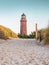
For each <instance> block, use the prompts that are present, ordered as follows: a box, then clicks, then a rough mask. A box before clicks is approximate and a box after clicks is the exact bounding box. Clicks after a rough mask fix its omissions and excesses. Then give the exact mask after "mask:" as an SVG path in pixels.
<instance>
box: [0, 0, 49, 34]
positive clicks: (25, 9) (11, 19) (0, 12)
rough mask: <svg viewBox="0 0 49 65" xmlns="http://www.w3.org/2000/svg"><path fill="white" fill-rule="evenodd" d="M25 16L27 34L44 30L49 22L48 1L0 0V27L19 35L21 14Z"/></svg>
mask: <svg viewBox="0 0 49 65" xmlns="http://www.w3.org/2000/svg"><path fill="white" fill-rule="evenodd" d="M23 13H24V14H25V15H26V19H27V33H28V34H30V33H31V32H33V31H34V30H35V24H36V23H37V24H38V29H41V28H46V27H47V25H48V21H49V0H0V25H3V26H5V27H8V28H10V29H12V30H13V31H14V32H15V33H17V34H18V33H20V20H21V15H22V14H23Z"/></svg>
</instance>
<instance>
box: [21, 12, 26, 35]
mask: <svg viewBox="0 0 49 65" xmlns="http://www.w3.org/2000/svg"><path fill="white" fill-rule="evenodd" d="M20 34H22V35H27V20H26V15H25V14H24V13H23V14H22V15H21V20H20Z"/></svg>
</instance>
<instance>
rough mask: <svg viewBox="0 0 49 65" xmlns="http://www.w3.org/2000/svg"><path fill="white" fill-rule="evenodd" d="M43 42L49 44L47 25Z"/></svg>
mask: <svg viewBox="0 0 49 65" xmlns="http://www.w3.org/2000/svg"><path fill="white" fill-rule="evenodd" d="M44 44H49V27H48V28H47V29H46V32H45V39H44Z"/></svg>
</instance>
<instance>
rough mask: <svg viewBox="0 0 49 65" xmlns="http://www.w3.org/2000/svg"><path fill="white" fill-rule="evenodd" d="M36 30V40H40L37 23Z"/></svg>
mask: <svg viewBox="0 0 49 65" xmlns="http://www.w3.org/2000/svg"><path fill="white" fill-rule="evenodd" d="M35 29H36V39H38V28H37V23H36V25H35Z"/></svg>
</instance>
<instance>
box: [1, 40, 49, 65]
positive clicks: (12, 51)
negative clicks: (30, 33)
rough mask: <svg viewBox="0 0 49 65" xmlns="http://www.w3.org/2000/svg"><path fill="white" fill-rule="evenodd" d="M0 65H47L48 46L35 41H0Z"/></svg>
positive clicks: (48, 63) (48, 62)
mask: <svg viewBox="0 0 49 65" xmlns="http://www.w3.org/2000/svg"><path fill="white" fill-rule="evenodd" d="M0 65H49V45H47V46H42V45H40V42H38V41H36V40H35V39H10V40H1V39H0Z"/></svg>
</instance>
